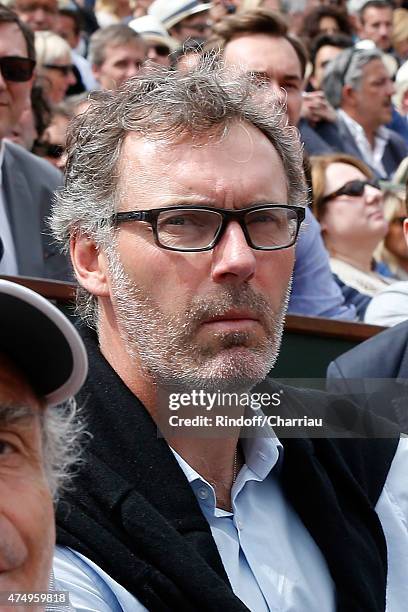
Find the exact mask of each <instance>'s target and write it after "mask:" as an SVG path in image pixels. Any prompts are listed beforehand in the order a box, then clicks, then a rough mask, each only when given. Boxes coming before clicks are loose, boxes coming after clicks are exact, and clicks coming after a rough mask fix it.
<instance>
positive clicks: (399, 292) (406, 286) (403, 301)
mask: <svg viewBox="0 0 408 612" xmlns="http://www.w3.org/2000/svg"><path fill="white" fill-rule="evenodd" d="M407 319H408V281H399V282H396V283H393V284H392V285H391V286H390V287H387V288H386V289H384V290H383V291H380V293H377V294H376V295H375V296H374V297H373V299H372V300H371V302H370V303H369V305H368V307H367V310H366V313H365V316H364V322H365V323H370V324H371V325H384V327H392V326H393V325H398V323H402V322H403V321H406V320H407Z"/></svg>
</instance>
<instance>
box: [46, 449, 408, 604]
mask: <svg viewBox="0 0 408 612" xmlns="http://www.w3.org/2000/svg"><path fill="white" fill-rule="evenodd" d="M242 446H243V451H244V454H245V465H244V466H243V468H242V469H241V471H240V472H239V474H238V477H237V479H236V482H235V484H234V485H233V488H232V491H231V501H232V507H233V513H231V512H227V511H225V510H221V509H218V508H216V507H215V493H214V489H213V487H212V486H211V485H210V484H209V483H208V482H207V481H206V480H204V479H203V478H202V477H201V476H200V475H199V474H198V473H197V472H196V471H195V470H194V469H192V468H191V467H190V466H189V465H188V464H187V463H186V462H185V461H184V460H183V459H182V458H181V457H180V456H178V455H177V453H175V456H176V458H177V460H178V462H179V465H180V467H181V469H182V470H183V472H184V474H185V475H186V478H187V480H188V482H189V483H190V485H191V487H192V489H193V491H194V493H195V495H196V497H197V499H198V501H199V504H200V507H201V510H202V512H203V514H204V516H205V517H206V519H207V520H208V522H209V525H210V528H211V532H212V535H213V537H214V540H215V543H216V545H217V548H218V551H219V553H220V556H221V559H222V562H223V564H224V567H225V570H226V572H227V575H228V577H229V580H230V582H231V586H232V589H233V591H234V593H235V594H236V595H237V596H238V597H239V598H240V599H241V600H242V601H243V602H244V603H245V604H246V605H247V607H248V608H249V609H250V610H251V611H252V612H271V611H274V612H275V611H278V610H279V611H280V612H316V610H319V611H320V612H333V611H334V610H335V603H334V597H335V595H334V585H333V582H332V579H331V577H330V574H329V572H328V568H327V564H326V561H325V559H324V558H323V556H322V554H321V552H320V550H319V548H318V547H317V545H316V544H315V542H314V540H313V539H312V538H311V536H310V535H309V532H308V531H307V529H306V528H305V527H304V525H303V523H302V522H301V521H300V519H299V517H298V516H297V514H296V512H295V511H294V510H293V509H292V507H291V506H290V504H288V502H287V501H286V500H285V498H284V495H283V493H282V491H281V488H280V486H279V464H280V461H281V457H282V453H283V452H284V451H283V447H282V445H281V444H280V442H279V441H278V440H277V439H276V438H253V439H247V440H243V441H242ZM173 452H174V451H173ZM376 511H377V514H378V515H379V517H380V520H381V523H382V526H383V529H384V533H385V537H386V541H387V548H388V577H387V608H386V610H387V612H404V610H405V609H406V601H408V439H406V438H404V439H402V440H401V441H400V443H399V446H398V449H397V453H396V455H395V457H394V460H393V462H392V465H391V469H390V471H389V474H388V478H387V481H386V484H385V487H384V489H383V491H382V494H381V496H380V499H379V501H378V504H377V506H376ZM54 572H55V577H56V583H57V587H58V588H60V589H61V590H68V591H70V595H71V603H72V604H73V605H74V607H75V609H76V610H82V611H89V612H91V611H92V612H123V611H124V612H141V611H145V610H146V608H144V607H143V606H142V605H141V604H140V603H139V602H137V600H136V599H135V598H134V597H133V596H132V595H131V594H130V593H128V592H127V591H126V590H125V589H124V588H123V587H122V586H120V585H119V584H118V583H117V582H115V581H114V580H112V578H110V577H109V576H108V575H107V574H106V573H105V572H103V571H102V570H101V569H100V568H99V567H98V566H97V565H95V564H94V563H92V562H91V561H90V560H88V559H86V558H85V557H83V556H82V555H79V554H78V553H76V552H74V551H71V550H70V549H68V548H61V547H57V550H56V554H55V559H54Z"/></svg>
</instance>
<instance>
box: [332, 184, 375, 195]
mask: <svg viewBox="0 0 408 612" xmlns="http://www.w3.org/2000/svg"><path fill="white" fill-rule="evenodd" d="M366 185H370V186H371V187H375V188H376V189H379V186H378V184H377V183H376V182H375V181H360V180H355V181H350V182H348V183H346V184H345V185H343V187H342V188H341V189H339V191H338V194H339V195H348V196H362V195H363V193H364V189H365V187H366Z"/></svg>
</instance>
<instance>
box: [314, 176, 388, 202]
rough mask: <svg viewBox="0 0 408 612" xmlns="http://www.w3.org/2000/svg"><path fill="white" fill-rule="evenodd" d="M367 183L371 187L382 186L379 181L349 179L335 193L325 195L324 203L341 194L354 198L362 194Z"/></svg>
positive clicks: (378, 187)
mask: <svg viewBox="0 0 408 612" xmlns="http://www.w3.org/2000/svg"><path fill="white" fill-rule="evenodd" d="M366 185H370V186H371V187H374V189H378V190H380V186H379V184H378V182H377V181H374V180H372V181H368V180H367V181H360V180H359V179H356V180H355V181H349V182H348V183H345V184H344V185H343V186H342V187H340V188H339V189H337V190H336V191H333V193H329V194H328V195H327V196H324V198H322V204H324V203H325V202H327V201H328V200H333V199H334V198H337V197H338V196H341V195H345V196H349V197H352V198H356V197H359V196H362V195H363V193H364V189H365V187H366Z"/></svg>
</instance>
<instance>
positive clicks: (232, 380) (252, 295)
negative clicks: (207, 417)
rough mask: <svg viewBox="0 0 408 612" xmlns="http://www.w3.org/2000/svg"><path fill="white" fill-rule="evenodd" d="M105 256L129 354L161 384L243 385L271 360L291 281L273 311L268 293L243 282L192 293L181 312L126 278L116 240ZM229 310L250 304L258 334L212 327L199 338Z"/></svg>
mask: <svg viewBox="0 0 408 612" xmlns="http://www.w3.org/2000/svg"><path fill="white" fill-rule="evenodd" d="M107 258H108V266H109V273H110V278H111V292H112V293H111V299H112V305H113V308H114V311H115V315H116V321H117V325H118V330H119V334H120V337H121V340H122V342H123V343H124V345H125V347H126V351H127V353H128V355H129V356H130V358H131V359H132V360H133V361H134V362H135V363H137V364H138V365H139V367H141V369H142V371H144V372H145V373H146V374H147V375H148V376H149V377H150V378H151V379H152V380H153V382H154V384H156V385H157V386H158V387H167V388H168V387H174V386H179V385H182V386H184V387H186V388H199V389H203V390H206V391H217V390H219V391H241V392H242V391H245V390H249V389H250V388H251V387H253V386H254V385H255V384H257V383H259V382H261V381H262V380H263V379H264V378H265V377H266V375H267V374H268V372H269V371H270V370H271V369H272V368H273V366H274V365H275V362H276V359H277V357H278V354H279V349H280V345H281V339H282V333H283V326H284V319H285V314H286V310H287V306H288V302H289V295H290V287H291V281H290V283H289V286H288V288H287V290H286V291H285V293H284V295H283V297H282V299H281V302H280V305H279V308H278V309H277V311H276V312H275V311H274V310H273V308H272V307H271V305H270V303H269V301H268V300H267V299H265V297H263V296H262V295H259V294H258V293H256V292H255V291H254V290H253V289H252V288H251V287H250V286H249V284H248V283H242V284H241V285H240V286H236V285H233V284H229V285H227V284H226V285H224V286H222V287H219V288H218V289H217V291H216V292H214V293H213V294H211V295H205V296H193V297H192V298H191V299H190V301H189V302H188V303H187V305H186V308H185V310H184V311H183V312H178V313H176V314H167V313H165V312H163V310H162V309H161V308H160V304H159V303H157V302H156V301H155V300H154V299H153V298H152V297H151V296H150V295H149V294H148V293H147V292H146V290H145V288H142V287H140V286H138V285H137V284H136V283H135V282H134V281H133V280H131V279H130V277H129V276H128V275H127V273H126V272H125V270H124V268H123V265H122V263H121V261H120V259H119V256H118V253H117V251H116V249H115V247H114V246H112V247H111V248H110V249H109V252H108V253H107ZM232 309H234V310H245V311H250V312H251V316H252V315H253V316H254V317H256V318H257V319H258V321H259V324H260V325H261V326H262V328H263V333H262V334H261V335H259V334H256V333H254V331H252V330H249V331H234V332H231V331H223V332H213V333H212V334H211V335H209V337H207V338H205V339H203V340H201V341H200V339H199V338H198V334H199V331H200V329H201V326H202V324H203V323H204V322H206V321H208V320H211V319H212V318H214V317H220V316H222V315H224V314H225V313H227V312H228V311H230V310H232Z"/></svg>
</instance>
